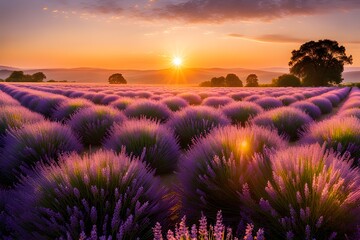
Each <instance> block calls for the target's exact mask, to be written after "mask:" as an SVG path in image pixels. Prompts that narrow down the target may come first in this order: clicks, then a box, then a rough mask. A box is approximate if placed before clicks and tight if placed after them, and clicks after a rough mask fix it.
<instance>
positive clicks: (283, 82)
mask: <svg viewBox="0 0 360 240" xmlns="http://www.w3.org/2000/svg"><path fill="white" fill-rule="evenodd" d="M243 86H244V85H243V82H242V81H241V80H240V78H239V77H238V76H237V75H236V74H234V73H230V74H228V75H227V76H226V77H214V78H212V79H211V80H210V81H206V82H202V83H200V87H243ZM300 86H301V80H300V78H298V77H296V76H295V75H292V74H283V75H281V76H279V77H277V78H274V79H273V80H272V83H271V84H259V79H258V76H257V75H256V74H250V75H249V76H247V78H246V80H245V87H300Z"/></svg>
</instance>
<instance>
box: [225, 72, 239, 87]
mask: <svg viewBox="0 0 360 240" xmlns="http://www.w3.org/2000/svg"><path fill="white" fill-rule="evenodd" d="M225 85H226V86H227V87H242V86H243V83H242V81H241V80H240V78H239V77H238V76H237V75H236V74H234V73H229V74H228V75H227V76H226V78H225Z"/></svg>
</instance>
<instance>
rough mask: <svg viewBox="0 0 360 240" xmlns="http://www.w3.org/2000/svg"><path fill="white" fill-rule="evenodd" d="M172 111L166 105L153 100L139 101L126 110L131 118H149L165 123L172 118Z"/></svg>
mask: <svg viewBox="0 0 360 240" xmlns="http://www.w3.org/2000/svg"><path fill="white" fill-rule="evenodd" d="M171 114H172V112H171V110H170V109H169V108H168V107H167V106H166V105H165V104H161V103H159V102H156V101H153V100H137V101H136V102H133V103H132V104H130V105H129V106H128V107H127V108H126V109H125V115H126V116H127V117H129V118H142V117H145V118H148V119H153V120H158V121H161V122H165V121H167V120H168V118H169V117H170V116H171Z"/></svg>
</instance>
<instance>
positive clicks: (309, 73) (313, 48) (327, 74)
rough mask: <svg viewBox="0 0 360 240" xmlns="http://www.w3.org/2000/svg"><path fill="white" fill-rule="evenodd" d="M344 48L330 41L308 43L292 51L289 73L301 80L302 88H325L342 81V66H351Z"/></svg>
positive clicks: (349, 58) (350, 59) (349, 57)
mask: <svg viewBox="0 0 360 240" xmlns="http://www.w3.org/2000/svg"><path fill="white" fill-rule="evenodd" d="M352 62H353V59H352V56H351V55H350V56H347V55H346V53H345V47H344V46H339V44H338V42H336V41H332V40H327V39H326V40H319V41H318V42H314V41H310V42H307V43H304V44H303V45H301V47H300V49H299V50H294V51H292V57H291V60H290V62H289V66H290V73H292V74H294V75H296V76H298V77H299V78H302V80H303V85H304V86H326V85H329V84H339V83H341V82H342V81H343V78H342V72H343V71H344V64H352Z"/></svg>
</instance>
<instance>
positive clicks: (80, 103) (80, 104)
mask: <svg viewBox="0 0 360 240" xmlns="http://www.w3.org/2000/svg"><path fill="white" fill-rule="evenodd" d="M93 105H94V104H93V103H92V102H90V101H89V100H86V99H82V98H75V99H69V100H67V101H64V102H62V103H61V104H60V105H59V106H58V107H57V108H56V109H55V111H54V112H53V114H52V119H53V120H56V121H60V122H65V121H67V120H69V119H70V117H71V116H72V115H73V114H74V113H76V112H77V111H79V110H80V109H83V108H87V107H91V106H93Z"/></svg>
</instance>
